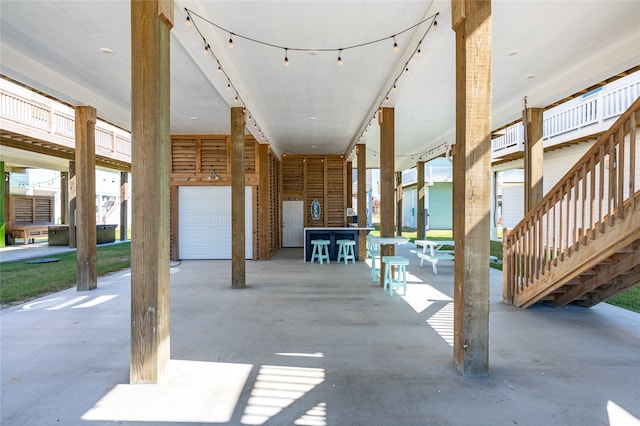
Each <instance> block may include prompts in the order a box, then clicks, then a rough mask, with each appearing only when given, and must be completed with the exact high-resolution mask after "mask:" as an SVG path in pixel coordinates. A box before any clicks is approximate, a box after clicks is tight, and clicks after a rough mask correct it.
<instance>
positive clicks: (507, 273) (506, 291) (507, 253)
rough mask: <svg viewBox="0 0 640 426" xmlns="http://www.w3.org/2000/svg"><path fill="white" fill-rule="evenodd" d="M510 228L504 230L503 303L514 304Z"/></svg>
mask: <svg viewBox="0 0 640 426" xmlns="http://www.w3.org/2000/svg"><path fill="white" fill-rule="evenodd" d="M508 235H509V228H502V302H503V303H506V304H509V305H512V304H513V285H512V282H513V276H512V274H513V271H512V268H511V248H510V247H509V246H508V241H507V240H508V239H507V236H508Z"/></svg>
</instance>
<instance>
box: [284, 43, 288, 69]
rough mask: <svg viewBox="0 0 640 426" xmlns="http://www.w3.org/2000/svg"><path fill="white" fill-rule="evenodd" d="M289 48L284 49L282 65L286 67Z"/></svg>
mask: <svg viewBox="0 0 640 426" xmlns="http://www.w3.org/2000/svg"><path fill="white" fill-rule="evenodd" d="M288 52H289V49H287V48H285V49H284V66H285V67H288V66H289V55H288Z"/></svg>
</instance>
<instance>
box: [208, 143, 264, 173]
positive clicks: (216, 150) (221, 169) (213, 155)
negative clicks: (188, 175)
mask: <svg viewBox="0 0 640 426" xmlns="http://www.w3.org/2000/svg"><path fill="white" fill-rule="evenodd" d="M227 154H228V152H227V138H219V139H202V140H201V141H200V171H201V172H202V173H211V172H212V171H215V172H216V173H227V172H228V170H227ZM253 170H254V173H255V162H254V169H253Z"/></svg>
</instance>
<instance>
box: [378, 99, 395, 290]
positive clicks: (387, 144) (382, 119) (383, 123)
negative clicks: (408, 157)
mask: <svg viewBox="0 0 640 426" xmlns="http://www.w3.org/2000/svg"><path fill="white" fill-rule="evenodd" d="M394 112H395V111H394V109H393V108H391V107H384V108H380V111H378V123H379V124H380V236H381V237H393V231H394V226H393V225H394V224H393V219H394V211H393V210H394V205H395V203H394V199H393V198H394V196H393V195H394V192H393V189H394V188H393V186H394V185H393V181H394V178H395V170H394V168H395V158H394V155H395V149H394V144H395V140H394V137H395V124H394V121H395V115H394ZM394 254H395V246H394V245H392V244H385V245H382V246H380V255H381V256H393V255H394ZM380 263H381V267H382V268H383V269H381V271H383V270H384V265H382V262H380ZM383 275H384V274H382V273H380V285H381V286H382V285H383V282H384V276H383Z"/></svg>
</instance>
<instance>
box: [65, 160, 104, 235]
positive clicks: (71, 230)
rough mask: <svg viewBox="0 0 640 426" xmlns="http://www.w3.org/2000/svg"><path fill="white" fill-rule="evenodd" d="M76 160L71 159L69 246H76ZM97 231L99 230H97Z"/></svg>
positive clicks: (68, 221)
mask: <svg viewBox="0 0 640 426" xmlns="http://www.w3.org/2000/svg"><path fill="white" fill-rule="evenodd" d="M77 187H78V185H77V178H76V162H75V161H69V217H68V220H67V223H68V224H69V248H76V204H77V203H76V195H77V193H78V191H77ZM96 232H97V231H96Z"/></svg>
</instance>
